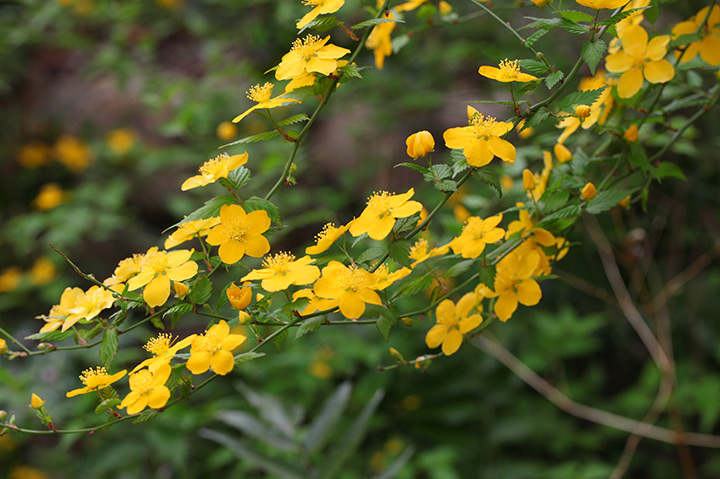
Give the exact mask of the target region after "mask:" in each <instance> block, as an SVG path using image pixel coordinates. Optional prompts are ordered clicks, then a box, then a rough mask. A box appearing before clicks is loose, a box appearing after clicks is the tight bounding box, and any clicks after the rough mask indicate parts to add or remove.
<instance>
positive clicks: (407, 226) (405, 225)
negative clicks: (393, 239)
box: [393, 212, 420, 236]
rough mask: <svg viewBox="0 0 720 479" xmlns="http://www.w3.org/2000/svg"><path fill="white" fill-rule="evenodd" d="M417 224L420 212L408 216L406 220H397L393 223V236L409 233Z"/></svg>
mask: <svg viewBox="0 0 720 479" xmlns="http://www.w3.org/2000/svg"><path fill="white" fill-rule="evenodd" d="M419 223H420V212H417V213H414V214H413V215H411V216H408V217H407V218H399V219H398V220H397V221H396V222H395V226H393V231H394V232H395V235H396V236H397V235H399V234H400V233H404V232H405V231H410V230H412V229H414V228H415V227H416V226H417V225H418V224H419Z"/></svg>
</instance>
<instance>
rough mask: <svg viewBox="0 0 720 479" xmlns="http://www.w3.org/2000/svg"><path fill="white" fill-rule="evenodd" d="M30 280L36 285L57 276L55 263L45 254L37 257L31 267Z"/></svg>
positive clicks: (47, 281)
mask: <svg viewBox="0 0 720 479" xmlns="http://www.w3.org/2000/svg"><path fill="white" fill-rule="evenodd" d="M29 273H30V282H31V283H32V284H34V285H36V286H41V285H43V284H47V283H49V282H50V281H52V280H53V279H55V277H56V276H57V268H56V267H55V263H53V262H52V261H50V260H49V259H48V258H46V257H45V256H41V257H40V258H38V259H36V260H35V262H34V263H33V265H32V268H30V271H29Z"/></svg>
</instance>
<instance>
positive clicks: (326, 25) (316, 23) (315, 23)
mask: <svg viewBox="0 0 720 479" xmlns="http://www.w3.org/2000/svg"><path fill="white" fill-rule="evenodd" d="M341 24H342V23H341V22H340V21H339V20H338V19H337V18H335V16H333V15H329V16H327V17H320V18H315V19H314V20H311V21H310V22H309V23H308V24H307V25H305V26H304V27H302V28H301V29H300V30H299V31H298V35H300V34H301V33H303V32H304V31H305V30H309V29H311V28H312V29H313V30H317V31H318V32H320V33H322V32H326V31H328V30H330V29H331V28H334V27H336V26H337V25H341Z"/></svg>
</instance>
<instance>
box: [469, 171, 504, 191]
mask: <svg viewBox="0 0 720 479" xmlns="http://www.w3.org/2000/svg"><path fill="white" fill-rule="evenodd" d="M472 174H473V176H474V177H475V179H476V180H478V181H481V182H483V183H485V184H486V185H488V186H490V187H492V188H494V189H495V191H497V194H498V197H500V198H502V195H503V191H502V186H501V185H500V178H499V177H498V175H496V174H495V173H493V172H492V171H490V169H489V168H488V167H486V166H483V167H481V168H477V169H475V170H473V172H472Z"/></svg>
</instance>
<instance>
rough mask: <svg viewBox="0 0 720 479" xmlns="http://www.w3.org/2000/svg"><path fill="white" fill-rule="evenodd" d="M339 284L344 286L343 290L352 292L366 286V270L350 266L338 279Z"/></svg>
mask: <svg viewBox="0 0 720 479" xmlns="http://www.w3.org/2000/svg"><path fill="white" fill-rule="evenodd" d="M340 285H341V286H342V287H343V288H345V291H352V292H357V291H358V290H361V289H364V288H366V287H367V285H368V274H367V271H365V270H364V269H359V268H358V267H357V266H351V267H350V268H348V272H347V273H345V275H344V276H343V278H342V280H341V281H340Z"/></svg>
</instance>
